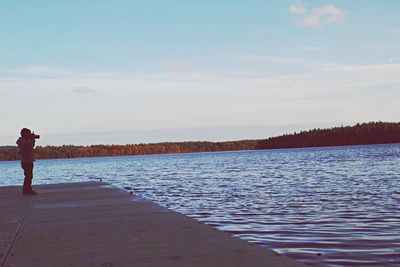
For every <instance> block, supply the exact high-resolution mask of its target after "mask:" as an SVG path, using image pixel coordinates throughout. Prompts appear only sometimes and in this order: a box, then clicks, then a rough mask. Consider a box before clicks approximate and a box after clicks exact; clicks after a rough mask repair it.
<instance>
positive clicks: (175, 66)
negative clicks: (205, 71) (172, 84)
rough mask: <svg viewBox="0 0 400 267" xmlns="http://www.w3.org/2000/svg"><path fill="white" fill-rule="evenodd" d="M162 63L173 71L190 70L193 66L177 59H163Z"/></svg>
mask: <svg viewBox="0 0 400 267" xmlns="http://www.w3.org/2000/svg"><path fill="white" fill-rule="evenodd" d="M163 65H164V67H166V68H167V69H168V70H173V71H187V70H192V69H193V68H194V65H193V64H191V63H189V62H186V61H178V60H171V61H164V62H163Z"/></svg>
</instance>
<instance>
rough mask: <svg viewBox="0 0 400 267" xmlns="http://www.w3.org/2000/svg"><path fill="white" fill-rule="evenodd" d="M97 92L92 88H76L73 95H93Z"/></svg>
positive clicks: (73, 89)
mask: <svg viewBox="0 0 400 267" xmlns="http://www.w3.org/2000/svg"><path fill="white" fill-rule="evenodd" d="M94 92H95V90H94V89H93V88H92V87H90V86H75V87H73V88H72V93H75V94H92V93H94Z"/></svg>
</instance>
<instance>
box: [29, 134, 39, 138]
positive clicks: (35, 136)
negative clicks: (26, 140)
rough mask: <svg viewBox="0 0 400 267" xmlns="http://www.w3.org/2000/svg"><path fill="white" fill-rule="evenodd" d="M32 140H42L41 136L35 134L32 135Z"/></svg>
mask: <svg viewBox="0 0 400 267" xmlns="http://www.w3.org/2000/svg"><path fill="white" fill-rule="evenodd" d="M31 138H32V139H39V138H40V135H38V134H35V133H32V134H31Z"/></svg>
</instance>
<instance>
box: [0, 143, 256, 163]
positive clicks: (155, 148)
mask: <svg viewBox="0 0 400 267" xmlns="http://www.w3.org/2000/svg"><path fill="white" fill-rule="evenodd" d="M256 145H257V141H256V140H243V141H232V142H173V143H155V144H136V145H92V146H73V145H64V146H44V147H43V146H37V147H36V148H35V156H36V158H37V159H59V158H81V157H111V156H128V155H150V154H172V153H191V152H212V151H233V150H251V149H254V148H255V147H256ZM18 158H19V155H18V149H17V147H13V146H7V147H4V146H3V147H0V161H1V160H3V161H4V160H16V159H18Z"/></svg>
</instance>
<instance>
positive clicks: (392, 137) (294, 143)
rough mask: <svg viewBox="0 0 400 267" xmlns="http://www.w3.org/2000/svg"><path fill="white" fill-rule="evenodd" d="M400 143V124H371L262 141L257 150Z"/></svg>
mask: <svg viewBox="0 0 400 267" xmlns="http://www.w3.org/2000/svg"><path fill="white" fill-rule="evenodd" d="M388 143H400V123H390V122H369V123H362V124H360V123H358V124H356V125H354V126H341V127H334V128H330V129H312V130H308V131H301V132H300V133H293V134H285V135H281V136H277V137H271V138H268V139H265V140H261V141H259V142H258V143H257V146H256V149H275V148H295V147H319V146H346V145H366V144H388Z"/></svg>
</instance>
